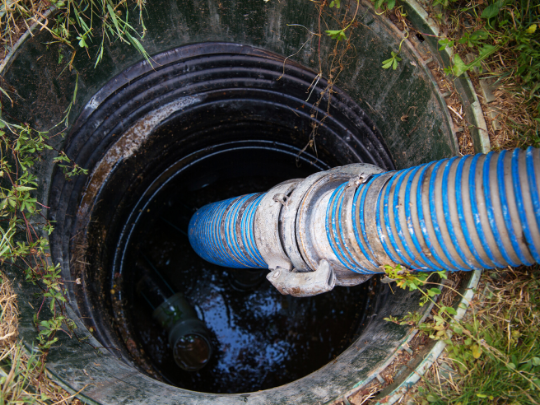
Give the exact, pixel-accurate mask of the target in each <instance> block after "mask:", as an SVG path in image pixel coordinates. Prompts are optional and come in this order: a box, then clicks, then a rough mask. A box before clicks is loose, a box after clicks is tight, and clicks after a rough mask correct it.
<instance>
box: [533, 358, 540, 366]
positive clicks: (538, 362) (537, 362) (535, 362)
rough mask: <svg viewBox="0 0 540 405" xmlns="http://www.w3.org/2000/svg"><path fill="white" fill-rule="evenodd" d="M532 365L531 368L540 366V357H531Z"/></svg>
mask: <svg viewBox="0 0 540 405" xmlns="http://www.w3.org/2000/svg"><path fill="white" fill-rule="evenodd" d="M532 364H533V366H540V357H533V358H532Z"/></svg>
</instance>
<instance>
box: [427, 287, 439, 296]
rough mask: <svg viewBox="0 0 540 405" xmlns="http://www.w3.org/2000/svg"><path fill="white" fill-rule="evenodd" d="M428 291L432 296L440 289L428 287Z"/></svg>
mask: <svg viewBox="0 0 540 405" xmlns="http://www.w3.org/2000/svg"><path fill="white" fill-rule="evenodd" d="M428 292H429V295H430V296H434V295H437V294H440V293H441V290H439V289H438V288H430V289H429V290H428Z"/></svg>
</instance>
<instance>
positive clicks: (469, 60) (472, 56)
mask: <svg viewBox="0 0 540 405" xmlns="http://www.w3.org/2000/svg"><path fill="white" fill-rule="evenodd" d="M476 57H477V55H475V54H474V53H468V54H467V55H465V62H467V64H469V63H472V62H473V61H474V60H475V59H476ZM472 70H473V72H474V73H475V74H478V73H479V70H478V66H473V68H472Z"/></svg>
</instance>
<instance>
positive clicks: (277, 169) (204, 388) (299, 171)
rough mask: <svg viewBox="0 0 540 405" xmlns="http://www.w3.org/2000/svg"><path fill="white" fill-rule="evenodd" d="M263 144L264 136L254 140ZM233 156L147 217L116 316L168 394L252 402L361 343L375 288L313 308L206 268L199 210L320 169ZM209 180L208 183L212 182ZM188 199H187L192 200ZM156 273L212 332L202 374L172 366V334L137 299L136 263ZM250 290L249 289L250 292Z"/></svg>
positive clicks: (263, 156)
mask: <svg viewBox="0 0 540 405" xmlns="http://www.w3.org/2000/svg"><path fill="white" fill-rule="evenodd" d="M254 136H256V133H254ZM257 144H258V143H257V142H253V146H252V147H251V148H246V149H238V148H233V149H231V150H228V151H224V152H223V153H221V154H220V155H218V156H215V155H214V156H209V157H207V158H206V159H201V160H200V161H198V162H197V163H195V164H193V165H192V166H191V167H190V169H189V170H188V169H186V170H185V173H180V174H177V176H176V177H175V179H174V180H173V181H171V182H170V183H169V184H167V186H166V187H163V188H162V189H161V190H160V192H159V193H158V194H157V195H156V196H155V197H154V198H153V199H152V200H151V201H150V202H149V203H148V204H146V205H144V207H141V208H140V210H141V215H140V216H138V220H137V221H136V224H135V226H134V230H133V232H132V237H131V241H130V242H129V245H128V246H127V247H126V252H125V254H124V259H123V261H122V266H121V267H120V268H119V269H118V272H117V273H116V274H117V275H118V276H117V277H116V279H115V280H114V283H115V284H114V285H113V289H117V288H121V291H120V294H119V297H122V298H121V301H122V302H118V307H116V308H115V310H116V311H115V313H116V314H118V316H117V319H122V320H123V321H124V322H123V324H122V325H121V326H120V329H121V332H122V333H123V334H124V336H123V337H124V339H125V340H126V341H134V342H136V343H137V344H136V346H135V345H131V346H129V345H128V346H127V348H128V350H129V351H130V354H131V355H132V356H133V358H134V359H135V361H136V363H137V364H138V365H140V366H141V367H144V368H148V369H151V370H152V371H153V372H154V373H155V374H157V375H159V376H160V378H161V379H163V380H164V381H167V382H169V383H170V384H173V385H176V386H179V387H182V388H186V389H189V390H193V391H201V392H213V393H235V392H254V391H258V390H261V389H268V388H273V387H277V386H280V385H283V384H286V383H288V382H291V381H294V380H297V379H299V378H301V377H303V376H305V375H307V374H309V373H311V372H313V371H315V370H317V369H319V368H320V367H322V366H323V365H325V364H326V363H328V362H329V361H331V360H333V359H334V358H335V357H336V356H338V355H339V354H341V352H343V350H344V349H346V348H347V347H348V346H349V345H350V343H352V342H353V341H354V340H355V339H356V338H357V337H358V336H359V334H360V333H361V331H362V326H363V325H365V322H367V319H366V318H367V315H368V313H369V312H370V311H371V308H372V305H371V303H370V299H373V296H374V294H375V291H374V290H375V288H376V283H375V282H372V283H366V284H363V285H361V286H358V287H352V288H337V289H335V290H334V291H332V292H330V293H327V294H322V295H319V296H316V297H311V298H295V297H291V296H284V295H281V294H280V293H279V292H278V291H277V290H276V289H275V288H274V287H273V286H272V285H271V284H270V283H269V282H268V280H266V278H265V276H266V273H267V271H266V270H263V271H262V278H261V277H258V278H257V274H259V273H260V272H258V271H256V270H254V271H252V272H253V273H255V274H253V276H254V277H253V278H254V280H253V281H254V282H253V284H254V285H249V283H246V282H245V281H244V279H245V278H246V275H244V274H242V273H246V272H249V270H238V269H226V268H225V269H224V268H223V267H220V266H216V265H213V264H211V263H208V262H206V261H204V260H203V259H201V258H200V257H199V256H198V255H197V254H196V253H195V252H194V251H193V249H192V248H191V246H190V244H189V241H188V238H187V234H186V231H187V225H188V222H189V219H190V217H191V215H192V213H193V212H194V211H195V209H196V208H198V207H201V206H203V205H205V204H207V203H209V202H212V201H218V200H220V199H223V198H228V197H231V196H233V195H235V194H234V193H247V192H255V191H262V190H265V187H266V188H267V187H271V185H272V184H275V182H276V181H277V182H279V181H282V180H284V179H286V178H288V177H290V176H294V177H300V176H302V175H305V174H309V173H311V172H313V171H314V170H315V169H316V168H315V167H313V165H311V164H310V163H309V162H308V161H306V160H304V158H303V159H302V162H301V165H300V167H298V166H297V165H296V158H295V156H294V155H293V154H285V153H283V152H282V151H277V150H272V149H266V148H265V146H266V145H265V143H262V145H261V144H259V145H257ZM204 179H206V180H204ZM186 190H189V193H186ZM139 261H143V262H146V263H150V265H151V266H153V271H154V274H159V276H158V277H163V278H165V279H166V280H167V281H168V283H169V284H170V285H171V287H172V289H173V290H175V291H178V292H181V293H182V294H183V296H184V297H185V298H186V300H187V301H188V302H189V303H190V304H191V305H192V307H193V308H194V309H195V311H196V312H197V315H198V317H199V318H200V319H201V320H203V321H204V322H205V324H206V326H207V328H208V329H209V331H210V336H211V337H210V344H211V346H212V348H213V354H212V357H211V359H210V360H209V362H208V364H206V365H205V366H204V367H203V368H201V369H200V370H198V371H196V372H194V371H185V370H182V368H180V367H179V366H178V365H177V364H176V363H175V361H174V358H173V356H172V353H173V352H172V348H171V347H170V343H169V336H168V332H167V330H166V329H165V328H163V327H162V326H161V325H160V324H159V322H158V321H156V320H155V319H154V317H153V316H152V313H153V308H152V306H151V305H149V304H148V302H147V301H146V300H145V299H144V298H143V299H141V298H142V297H141V294H140V293H139V292H138V291H137V287H138V285H137V284H138V283H137V282H138V276H137V275H136V273H137V272H136V268H137V262H139ZM246 284H247V285H246Z"/></svg>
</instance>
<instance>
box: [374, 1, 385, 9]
mask: <svg viewBox="0 0 540 405" xmlns="http://www.w3.org/2000/svg"><path fill="white" fill-rule="evenodd" d="M383 3H384V0H375V5H374V7H375V10H377V9H379V8H381V6H382V5H383Z"/></svg>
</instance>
